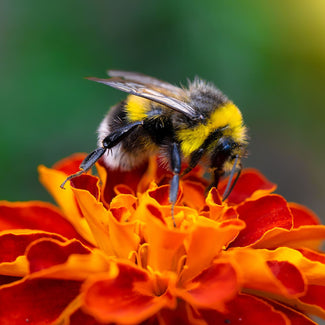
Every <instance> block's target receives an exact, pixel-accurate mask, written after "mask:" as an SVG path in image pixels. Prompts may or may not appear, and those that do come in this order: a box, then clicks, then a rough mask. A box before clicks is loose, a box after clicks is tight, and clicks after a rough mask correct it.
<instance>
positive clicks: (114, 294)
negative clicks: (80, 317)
mask: <svg viewBox="0 0 325 325" xmlns="http://www.w3.org/2000/svg"><path fill="white" fill-rule="evenodd" d="M118 268H119V274H118V275H117V276H116V277H109V276H107V275H105V274H102V275H101V276H96V277H94V278H93V279H90V280H89V281H88V282H87V283H86V284H85V286H84V287H83V293H84V305H83V308H84V310H85V311H86V312H87V313H88V314H90V315H92V316H93V317H94V318H95V319H96V320H98V321H100V322H105V323H110V322H112V323H121V324H137V323H140V322H142V321H144V320H145V319H147V318H149V317H151V316H152V315H154V314H156V313H157V312H158V311H159V310H160V309H161V308H163V307H165V306H166V307H167V306H169V305H170V301H171V300H172V297H171V296H170V295H169V294H168V293H167V292H166V293H164V294H162V295H160V296H156V295H155V293H154V291H153V281H152V279H151V278H150V276H149V274H148V273H147V272H146V271H144V270H142V269H139V268H137V267H134V266H132V265H131V264H122V263H118Z"/></svg>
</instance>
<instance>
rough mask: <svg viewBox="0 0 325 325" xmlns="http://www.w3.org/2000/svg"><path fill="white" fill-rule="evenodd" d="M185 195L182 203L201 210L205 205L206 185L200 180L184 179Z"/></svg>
mask: <svg viewBox="0 0 325 325" xmlns="http://www.w3.org/2000/svg"><path fill="white" fill-rule="evenodd" d="M181 183H182V187H183V191H182V192H183V196H182V200H181V203H182V204H183V205H185V206H188V207H191V208H193V209H196V210H198V211H200V210H201V209H202V208H203V207H204V205H205V195H204V191H205V186H204V185H203V184H202V183H200V182H195V181H191V180H184V181H182V182H181Z"/></svg>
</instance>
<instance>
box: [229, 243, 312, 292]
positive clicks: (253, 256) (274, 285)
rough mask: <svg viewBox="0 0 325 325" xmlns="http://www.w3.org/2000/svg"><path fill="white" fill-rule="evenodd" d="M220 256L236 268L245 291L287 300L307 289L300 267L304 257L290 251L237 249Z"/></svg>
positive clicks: (304, 273) (287, 249)
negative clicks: (270, 294) (276, 296)
mask: <svg viewBox="0 0 325 325" xmlns="http://www.w3.org/2000/svg"><path fill="white" fill-rule="evenodd" d="M289 255H290V258H289ZM223 256H224V257H225V258H229V259H230V262H231V263H232V265H234V266H235V267H236V271H237V273H238V275H239V281H240V282H241V283H242V286H243V287H244V288H247V289H253V290H258V291H262V292H265V293H274V294H277V295H279V296H282V297H287V298H294V297H299V296H301V295H303V294H304V292H305V290H306V284H307V282H306V281H307V280H306V272H304V269H302V268H301V267H300V265H299V261H301V260H302V258H303V257H302V255H301V254H300V253H299V252H297V251H294V250H292V249H289V248H283V249H278V250H275V251H268V250H254V249H248V248H242V249H240V248H236V249H232V250H231V251H228V252H226V253H224V254H223ZM252 265H253V266H254V267H252ZM288 270H289V271H290V273H287V271H288ZM288 277H289V278H288ZM291 280H292V281H291Z"/></svg>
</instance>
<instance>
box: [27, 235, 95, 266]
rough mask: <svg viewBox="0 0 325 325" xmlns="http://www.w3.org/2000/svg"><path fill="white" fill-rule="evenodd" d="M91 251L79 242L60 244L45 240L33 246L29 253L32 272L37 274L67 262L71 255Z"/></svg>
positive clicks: (28, 257)
mask: <svg viewBox="0 0 325 325" xmlns="http://www.w3.org/2000/svg"><path fill="white" fill-rule="evenodd" d="M89 253H90V251H89V250H88V249H86V248H85V247H84V246H82V245H81V243H80V242H78V241H72V242H69V243H60V242H58V241H54V240H48V239H44V240H42V241H38V242H37V243H35V244H34V245H32V246H31V247H30V248H29V250H28V253H27V259H28V260H29V268H30V272H37V271H40V270H42V269H46V268H49V267H51V266H53V265H57V264H62V263H64V262H66V261H67V259H68V257H69V256H70V255H71V254H89Z"/></svg>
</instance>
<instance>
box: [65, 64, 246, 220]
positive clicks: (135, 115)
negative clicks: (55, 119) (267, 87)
mask: <svg viewBox="0 0 325 325" xmlns="http://www.w3.org/2000/svg"><path fill="white" fill-rule="evenodd" d="M108 75H109V76H110V77H111V78H109V79H100V78H93V77H90V78H87V79H89V80H92V81H96V82H99V83H102V84H105V85H108V86H111V87H113V88H116V89H119V90H122V91H124V92H126V93H128V94H129V95H128V96H127V98H126V99H125V100H124V101H122V102H120V103H119V104H117V105H116V106H113V107H112V108H111V109H110V110H109V112H108V114H107V115H106V116H105V118H104V119H103V121H102V122H101V123H100V126H99V128H98V148H97V149H96V150H95V151H93V152H92V153H90V154H89V155H88V156H87V157H86V158H85V159H84V161H83V162H82V163H81V165H80V171H79V172H77V173H76V174H73V175H70V176H69V177H68V178H67V179H66V180H65V182H64V183H63V184H62V185H61V187H62V188H63V187H64V184H65V183H66V181H68V180H70V179H71V178H73V177H76V176H79V175H80V174H82V173H85V172H87V171H88V170H89V169H90V168H91V167H92V166H93V165H94V164H95V162H96V161H97V160H99V159H100V158H102V160H103V162H104V164H105V165H107V166H109V167H111V168H113V169H114V168H115V169H117V168H119V169H121V170H125V171H127V170H132V169H133V168H135V167H136V166H138V165H140V164H141V163H143V162H144V161H146V160H147V159H148V157H149V156H151V155H154V154H159V155H160V156H162V157H164V158H165V159H166V161H167V162H168V164H169V167H170V169H171V171H172V172H173V177H172V180H171V187H170V193H169V200H170V203H171V205H172V216H173V209H174V205H175V202H176V199H177V194H178V190H179V178H180V177H181V176H183V175H185V174H187V173H188V172H190V171H191V170H192V169H193V168H194V167H195V166H196V165H197V164H198V163H202V164H204V165H205V166H207V167H208V168H209V170H210V172H211V174H212V182H211V186H216V187H217V185H218V182H219V180H220V177H222V176H223V175H224V173H225V172H231V173H230V177H229V182H228V185H227V187H226V190H225V192H224V199H225V198H226V197H227V196H228V195H229V194H230V192H231V190H232V187H233V185H234V184H235V182H236V180H237V179H238V177H239V174H240V171H241V158H242V157H243V156H244V155H245V153H246V146H247V135H246V127H245V125H244V122H243V118H242V114H241V112H240V110H239V109H238V108H237V106H235V105H234V104H233V102H232V101H230V100H229V99H228V98H227V97H226V96H225V95H224V94H223V93H222V92H221V91H220V90H219V89H218V88H216V87H215V86H214V85H212V84H210V83H207V82H205V81H204V80H201V79H199V78H195V79H194V81H193V82H189V85H188V87H187V88H185V87H177V86H174V85H172V84H170V83H167V82H164V81H161V80H158V79H156V78H152V77H149V76H146V75H143V74H140V73H136V72H126V71H118V70H110V71H108ZM183 161H185V162H187V164H188V167H187V168H186V169H185V170H183V171H181V163H182V162H183ZM236 172H237V177H236V179H235V180H234V182H233V184H232V185H231V182H232V178H233V176H234V175H235V173H236ZM174 225H175V222H174Z"/></svg>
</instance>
